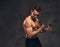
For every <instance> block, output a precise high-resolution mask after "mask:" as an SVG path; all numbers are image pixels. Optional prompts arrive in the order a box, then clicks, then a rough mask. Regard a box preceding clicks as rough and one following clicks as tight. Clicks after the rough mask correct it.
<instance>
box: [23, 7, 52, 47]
mask: <svg viewBox="0 0 60 47" xmlns="http://www.w3.org/2000/svg"><path fill="white" fill-rule="evenodd" d="M40 11H41V9H40V8H39V7H37V6H35V7H33V9H32V10H31V14H30V15H29V16H28V17H26V18H25V20H24V22H23V27H24V30H25V33H26V43H25V44H26V47H42V46H41V44H40V42H38V41H37V40H39V39H37V38H36V37H37V35H38V34H39V33H41V32H43V30H44V29H45V30H46V32H48V31H49V30H51V29H52V28H51V27H50V26H48V28H44V27H45V26H44V24H42V25H41V23H40V22H39V18H38V17H39V14H40ZM34 39H37V40H36V42H35V41H34ZM33 41H34V43H36V44H34V43H33ZM32 44H33V45H32Z"/></svg>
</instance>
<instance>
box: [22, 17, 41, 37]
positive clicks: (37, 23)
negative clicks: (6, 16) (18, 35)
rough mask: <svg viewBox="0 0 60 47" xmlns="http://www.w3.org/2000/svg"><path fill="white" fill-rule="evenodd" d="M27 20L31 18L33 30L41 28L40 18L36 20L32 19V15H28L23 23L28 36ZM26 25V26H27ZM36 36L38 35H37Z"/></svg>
mask: <svg viewBox="0 0 60 47" xmlns="http://www.w3.org/2000/svg"><path fill="white" fill-rule="evenodd" d="M27 20H29V22H30V23H31V25H30V26H31V27H32V30H33V31H34V30H37V29H38V28H39V26H40V25H39V21H38V20H36V21H35V22H34V21H33V20H32V19H31V16H28V17H27V18H26V19H25V20H24V23H23V25H24V30H25V33H26V37H27V36H28V35H27V32H26V27H27V26H28V25H26V21H27ZM25 25H26V26H25ZM35 37H36V36H35Z"/></svg>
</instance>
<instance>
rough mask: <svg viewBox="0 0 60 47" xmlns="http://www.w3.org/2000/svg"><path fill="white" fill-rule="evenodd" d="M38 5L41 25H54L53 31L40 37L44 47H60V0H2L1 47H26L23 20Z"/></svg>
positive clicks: (0, 1)
mask: <svg viewBox="0 0 60 47" xmlns="http://www.w3.org/2000/svg"><path fill="white" fill-rule="evenodd" d="M36 4H38V5H40V7H41V9H42V11H41V14H40V21H41V23H44V24H45V25H47V24H49V23H50V24H52V25H53V31H51V32H48V33H46V32H45V33H41V34H39V35H38V36H39V38H40V41H41V44H42V46H43V47H60V21H59V20H60V13H59V11H60V9H59V8H60V1H59V0H0V47H25V43H24V42H25V32H24V29H23V20H24V19H25V17H26V16H28V15H29V13H30V10H31V8H32V6H33V5H36Z"/></svg>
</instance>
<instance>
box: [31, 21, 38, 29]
mask: <svg viewBox="0 0 60 47" xmlns="http://www.w3.org/2000/svg"><path fill="white" fill-rule="evenodd" d="M31 27H32V28H33V29H34V30H36V29H37V28H39V23H38V22H37V21H36V22H33V21H32V22H31Z"/></svg>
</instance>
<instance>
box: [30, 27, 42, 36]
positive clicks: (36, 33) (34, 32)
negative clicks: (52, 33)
mask: <svg viewBox="0 0 60 47" xmlns="http://www.w3.org/2000/svg"><path fill="white" fill-rule="evenodd" d="M42 30H43V29H42V27H41V28H39V29H37V30H36V31H32V33H31V37H34V36H37V35H38V34H39V33H40V32H42Z"/></svg>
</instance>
